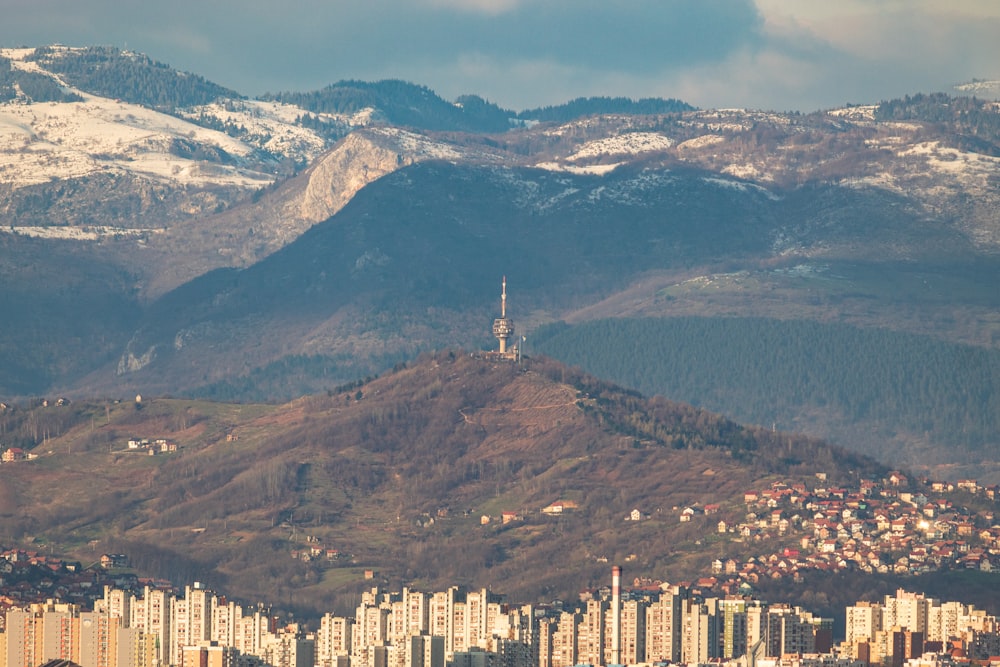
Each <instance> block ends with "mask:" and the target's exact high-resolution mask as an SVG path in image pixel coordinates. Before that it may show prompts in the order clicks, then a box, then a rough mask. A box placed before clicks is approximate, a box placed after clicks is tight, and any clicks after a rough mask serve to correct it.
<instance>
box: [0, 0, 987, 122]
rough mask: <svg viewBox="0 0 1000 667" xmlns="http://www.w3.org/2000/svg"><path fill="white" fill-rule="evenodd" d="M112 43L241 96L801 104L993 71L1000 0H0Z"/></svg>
mask: <svg viewBox="0 0 1000 667" xmlns="http://www.w3.org/2000/svg"><path fill="white" fill-rule="evenodd" d="M54 43H59V44H66V45H70V46H89V45H111V46H117V47H121V48H128V49H132V50H135V51H141V52H143V53H145V54H147V55H149V56H150V57H152V58H153V59H154V60H158V61H160V62H163V63H166V64H168V65H171V66H173V67H176V68H178V69H181V70H184V71H188V72H193V73H195V74H199V75H201V76H204V77H206V78H207V79H210V80H211V81H214V82H216V83H219V84H221V85H224V86H227V87H230V88H233V89H235V90H237V91H239V92H240V93H242V94H244V95H248V96H251V97H253V96H257V95H260V94H263V93H265V92H282V91H309V90H317V89H319V88H322V87H324V86H326V85H329V84H331V83H335V82H337V81H341V80H345V79H360V80H365V81H374V80H380V79H403V80H406V81H410V82H412V83H417V84H421V85H425V86H427V87H429V88H431V89H432V90H434V91H435V92H436V93H438V94H439V95H441V96H442V97H444V98H445V99H449V100H453V99H455V98H456V97H458V96H459V95H463V94H476V95H480V96H482V97H484V98H486V99H488V100H490V101H491V102H495V103H497V104H499V105H500V106H503V107H505V108H510V109H513V110H516V111H520V110H524V109H530V108H535V107H539V106H547V105H553V104H559V103H561V102H565V101H568V100H571V99H574V98H577V97H586V96H624V97H632V98H642V97H663V98H675V99H680V100H683V101H685V102H688V103H689V104H693V105H694V106H697V107H701V108H752V109H765V110H775V111H793V110H797V111H802V112H809V111H815V110H820V109H829V108H835V107H841V106H844V105H845V104H848V103H852V104H865V103H877V102H879V101H881V100H888V99H892V98H896V97H901V96H903V95H906V94H914V93H920V92H925V93H926V92H936V91H948V90H950V87H951V86H952V85H954V84H957V83H963V82H967V81H970V80H972V79H974V78H977V79H988V80H995V79H1000V1H998V0H948V1H947V2H946V1H943V0H835V1H831V0H352V1H347V0H0V46H5V47H14V46H39V45H46V44H54Z"/></svg>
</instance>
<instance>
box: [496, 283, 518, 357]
mask: <svg viewBox="0 0 1000 667" xmlns="http://www.w3.org/2000/svg"><path fill="white" fill-rule="evenodd" d="M493 335H494V336H496V337H497V340H499V341H500V354H507V339H508V338H510V337H511V336H513V335H514V322H513V320H511V319H509V318H508V317H507V276H504V277H503V289H502V291H501V293H500V317H498V318H497V319H495V320H493Z"/></svg>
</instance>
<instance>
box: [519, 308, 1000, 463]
mask: <svg viewBox="0 0 1000 667" xmlns="http://www.w3.org/2000/svg"><path fill="white" fill-rule="evenodd" d="M529 345H530V346H531V347H530V351H533V352H540V353H543V354H546V355H550V356H552V357H555V358H557V359H559V360H561V361H563V362H565V363H568V364H574V365H578V366H580V367H582V368H583V369H584V370H586V371H587V372H589V373H593V374H595V375H598V376H600V377H606V378H608V379H611V380H613V381H616V382H620V383H622V384H624V385H626V386H630V387H634V388H636V389H638V390H639V391H641V392H643V393H644V394H647V395H662V396H665V397H667V398H670V399H672V400H679V401H686V402H689V403H692V404H694V405H697V406H698V407H703V408H707V409H710V410H714V411H718V412H722V413H724V414H727V415H730V416H731V417H733V418H735V419H737V420H739V421H744V422H751V423H757V424H763V425H766V426H771V425H772V424H776V425H777V427H779V428H790V427H791V423H790V420H791V419H792V418H793V417H794V416H795V415H799V414H802V413H808V412H810V411H813V410H819V411H824V412H828V413H832V414H835V415H838V416H839V417H840V418H841V419H843V420H845V421H846V422H849V423H858V422H864V423H869V424H876V425H878V427H879V428H880V430H882V431H883V432H888V433H892V432H894V431H897V430H902V431H907V432H909V433H915V434H923V435H924V436H926V437H927V438H928V439H929V440H930V441H933V442H939V443H945V444H948V445H950V446H954V447H959V448H962V449H965V450H967V451H972V452H974V451H977V450H982V449H985V448H988V447H990V446H993V445H995V444H996V434H997V433H998V432H1000V350H990V349H985V348H978V347H972V346H966V345H958V344H952V343H946V342H942V341H938V340H935V339H932V338H929V337H925V336H919V335H914V334H905V333H899V332H895V331H890V330H886V329H859V328H854V327H850V326H846V325H840V324H821V323H816V322H807V321H778V320H769V319H757V318H699V317H678V318H666V319H608V320H598V321H594V322H588V323H584V324H579V325H575V326H569V325H567V324H565V323H558V324H553V325H549V326H547V327H543V328H541V329H539V330H538V331H536V332H535V333H534V334H533V335H532V336H531V337H530V339H529Z"/></svg>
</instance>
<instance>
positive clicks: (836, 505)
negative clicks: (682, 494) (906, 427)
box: [680, 473, 1000, 589]
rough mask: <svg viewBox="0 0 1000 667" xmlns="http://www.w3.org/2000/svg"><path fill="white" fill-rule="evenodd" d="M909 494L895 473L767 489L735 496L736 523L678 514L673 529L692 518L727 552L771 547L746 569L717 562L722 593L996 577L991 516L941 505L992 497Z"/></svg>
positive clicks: (935, 491) (989, 492) (997, 542)
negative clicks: (810, 580)
mask: <svg viewBox="0 0 1000 667" xmlns="http://www.w3.org/2000/svg"><path fill="white" fill-rule="evenodd" d="M914 488H919V489H921V490H920V491H914V490H912V489H911V487H910V484H909V480H907V479H906V477H905V476H903V475H902V474H900V473H892V474H891V475H889V476H888V477H886V478H885V479H883V480H878V481H876V480H867V479H865V480H861V481H860V482H859V484H858V486H857V488H842V487H835V486H829V487H828V486H826V485H825V484H824V483H823V480H822V479H820V480H819V483H818V484H816V485H814V486H813V487H812V488H808V487H807V485H806V484H804V483H786V482H783V481H776V482H773V483H772V484H771V486H770V487H768V488H764V489H759V490H751V491H747V492H746V493H745V494H744V496H743V501H744V503H745V509H746V515H745V517H744V518H743V520H742V521H727V520H725V519H720V520H718V521H717V522H716V521H715V520H714V519H709V518H703V517H706V516H708V515H711V514H715V513H718V512H719V507H718V506H715V505H713V506H709V505H706V506H704V507H703V508H697V507H686V508H683V509H682V510H681V511H680V520H681V521H691V520H692V519H693V518H696V517H697V518H698V519H699V520H701V521H704V522H705V523H706V527H714V530H716V531H717V532H718V533H719V534H723V535H727V536H729V537H731V538H732V539H733V541H734V542H742V543H744V544H755V545H761V546H764V545H768V544H773V545H775V550H774V551H772V552H769V553H768V552H765V553H763V554H761V555H758V556H755V557H752V558H749V559H747V560H745V561H740V560H736V559H732V558H731V559H726V560H723V559H718V560H716V561H715V562H714V563H713V564H712V569H713V574H714V575H715V576H716V577H717V578H718V579H719V581H718V584H719V585H720V586H722V587H724V588H734V589H735V588H737V587H738V586H739V585H741V584H744V583H748V584H751V585H753V584H756V583H758V582H759V581H760V580H761V579H764V578H769V579H784V578H791V579H793V580H796V581H797V580H800V579H801V578H802V577H803V575H804V574H805V573H807V572H810V571H814V572H830V571H837V570H859V571H863V572H869V573H874V572H878V573H883V574H885V573H894V574H911V575H916V574H923V573H928V572H934V571H938V570H944V569H960V568H961V569H978V570H987V571H990V570H1000V525H996V524H994V513H993V511H992V510H988V509H987V510H979V511H974V510H970V509H967V508H965V507H961V506H959V505H956V504H955V502H954V501H953V500H952V499H951V498H949V495H951V494H953V493H954V492H956V491H964V492H966V493H968V494H972V495H974V496H979V497H981V498H983V499H984V500H986V501H995V500H997V499H998V497H1000V489H998V488H997V487H995V486H994V487H990V486H981V485H979V484H978V483H976V482H975V481H973V480H964V481H960V482H956V483H949V482H924V483H922V484H920V485H919V486H918V487H914ZM925 491H926V492H925ZM980 504H984V503H980ZM988 504H989V505H992V502H990V503H988Z"/></svg>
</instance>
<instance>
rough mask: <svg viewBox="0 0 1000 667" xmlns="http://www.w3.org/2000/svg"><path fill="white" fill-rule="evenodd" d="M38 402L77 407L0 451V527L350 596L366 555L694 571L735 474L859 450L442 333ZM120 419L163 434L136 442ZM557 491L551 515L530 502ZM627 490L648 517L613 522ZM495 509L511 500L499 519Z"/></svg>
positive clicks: (326, 600)
mask: <svg viewBox="0 0 1000 667" xmlns="http://www.w3.org/2000/svg"><path fill="white" fill-rule="evenodd" d="M36 410H37V412H33V414H34V417H32V418H31V419H34V420H35V422H38V421H39V420H45V419H54V415H57V414H58V413H56V412H53V411H55V410H64V411H71V414H72V415H73V418H72V419H70V418H68V417H63V418H62V421H61V422H60V424H62V427H61V428H60V429H51V430H50V434H51V436H50V438H49V440H48V441H46V442H45V443H44V444H42V445H40V446H38V447H36V448H35V450H34V452H35V453H37V454H39V458H38V459H36V460H34V461H26V462H19V463H17V464H11V465H4V466H3V470H2V474H0V498H2V499H11V500H12V502H9V503H8V502H4V503H2V505H0V521H2V522H3V525H4V526H5V528H6V531H5V532H6V533H7V534H6V535H5V537H6V538H9V539H11V540H12V541H14V542H25V541H32V542H34V543H35V544H43V545H47V546H48V547H49V548H51V549H53V550H54V551H56V552H60V553H69V554H74V555H76V556H77V557H79V558H80V559H81V560H83V561H84V562H88V561H92V560H94V559H95V558H96V556H97V555H99V554H100V553H101V552H106V551H122V552H125V553H128V554H129V555H130V557H131V558H132V563H133V565H134V566H135V567H136V568H137V569H139V570H140V571H143V572H145V573H149V574H158V575H162V576H168V577H173V578H175V579H183V578H186V577H187V578H197V579H199V580H202V581H206V582H208V583H209V584H212V585H216V586H220V587H222V586H224V587H225V590H227V591H228V592H229V593H230V594H232V595H234V596H237V597H242V598H246V599H266V600H271V601H274V602H276V603H278V604H282V605H287V606H292V607H298V608H300V609H302V610H304V611H317V610H321V609H329V608H331V606H339V605H345V606H348V605H350V604H353V603H354V601H355V598H354V596H355V595H356V593H357V591H358V590H360V589H361V588H363V587H366V586H370V585H371V583H372V582H371V581H366V580H365V579H364V576H363V574H364V571H365V570H374V571H376V572H377V573H378V577H380V578H385V579H388V580H389V581H391V582H393V583H400V582H408V583H413V584H415V585H423V586H427V587H430V586H447V585H450V584H453V583H469V584H474V585H479V586H482V585H492V586H494V587H495V588H497V589H498V590H503V591H505V592H507V593H509V594H511V595H512V596H514V597H517V598H519V599H534V598H548V597H553V596H565V597H568V596H572V595H574V594H575V593H576V592H577V591H578V590H579V588H580V587H581V586H585V585H590V584H598V583H601V582H603V581H604V579H606V574H607V572H606V570H607V564H606V563H607V562H608V561H611V562H614V561H620V562H625V561H626V560H627V561H628V562H629V568H630V573H631V574H632V575H635V576H650V577H657V578H661V579H677V578H682V577H688V576H693V575H696V574H699V573H704V572H705V571H706V569H707V562H708V561H709V560H711V559H713V558H716V557H718V556H719V555H724V554H726V553H733V554H735V553H736V552H737V551H738V550H739V549H740V548H741V547H739V546H738V545H734V544H728V543H726V544H724V543H721V542H720V543H719V544H718V545H716V546H714V547H712V549H710V550H708V551H706V548H705V546H704V545H703V544H702V542H703V541H706V543H707V542H711V541H713V540H714V539H715V538H714V537H713V532H714V531H713V527H714V523H715V522H716V521H717V520H718V518H720V517H726V518H733V519H735V518H742V516H743V514H744V513H745V511H746V510H745V507H744V506H743V505H742V493H743V491H744V490H746V489H747V488H749V487H751V486H753V485H756V484H761V483H763V481H764V479H765V478H767V477H768V476H772V475H776V474H780V475H782V476H785V477H791V478H794V477H801V476H805V475H807V474H809V475H811V474H813V473H815V472H818V471H823V472H826V473H828V474H829V475H830V478H831V480H836V479H846V475H848V474H849V473H848V472H847V470H848V466H849V469H850V470H851V471H852V472H851V473H850V474H860V473H862V472H865V471H866V469H868V470H870V468H868V465H869V464H867V463H866V462H865V461H863V460H860V459H858V458H856V457H848V456H846V455H842V454H838V453H836V452H834V451H832V450H831V449H830V448H828V447H826V446H825V445H822V444H820V443H817V442H815V441H808V440H805V439H802V438H797V437H793V436H789V435H787V434H780V433H778V434H775V433H771V432H768V431H763V430H754V429H747V428H744V427H740V426H738V425H736V424H733V423H731V422H728V421H726V420H724V419H722V418H720V417H718V416H716V415H712V414H709V413H705V412H702V411H699V410H696V409H693V408H691V407H689V406H684V405H679V404H674V403H669V402H667V401H664V400H660V399H657V400H647V399H644V398H642V397H640V396H638V395H637V394H635V393H634V392H628V391H625V390H622V389H620V388H617V387H615V386H613V385H610V384H607V383H604V382H601V381H598V380H595V379H593V378H590V377H587V376H585V375H583V374H581V373H579V372H576V371H573V370H571V369H567V368H566V367H564V366H561V365H559V364H557V363H555V362H552V361H548V360H544V359H532V360H526V361H525V362H524V364H523V365H518V364H514V363H509V362H497V361H490V360H486V359H482V358H478V357H475V358H474V357H472V356H470V355H468V354H466V353H455V352H453V353H441V354H437V355H434V356H428V357H426V358H423V359H421V360H419V361H418V362H417V363H415V364H414V365H412V366H410V367H407V368H399V369H397V370H396V371H395V372H393V373H392V374H390V375H387V376H385V377H382V378H378V379H376V380H373V381H371V382H368V383H366V384H364V385H362V386H360V387H359V386H352V387H350V388H345V389H344V390H343V391H336V392H330V393H329V394H327V395H322V396H313V397H308V398H303V399H300V400H298V401H295V402H293V403H290V404H287V405H281V406H265V405H227V404H218V403H209V402H194V401H180V400H172V399H158V400H152V401H148V400H147V401H146V402H144V403H143V404H142V405H141V406H137V405H135V404H132V403H117V404H110V405H105V404H74V405H71V406H63V407H58V408H56V407H48V408H36ZM46 411H47V412H46ZM65 414H70V413H65ZM22 417H23V415H22ZM10 419H14V417H11V418H10ZM15 421H16V420H15ZM27 421H29V420H26V421H25V422H24V423H27ZM11 424H14V421H12V422H11ZM130 438H146V439H149V440H151V441H155V440H156V439H165V440H167V442H168V443H175V444H177V445H178V447H179V449H178V451H176V452H167V453H157V454H155V455H150V454H149V453H148V452H147V451H146V450H144V449H138V450H137V449H132V450H129V449H128V447H127V442H128V440H129V439H130ZM556 501H563V502H564V503H566V505H567V510H566V511H565V512H564V513H563V514H561V515H551V514H548V513H544V512H542V511H541V510H542V509H543V508H545V507H547V506H549V505H551V504H552V503H555V502H556ZM708 503H721V504H722V511H721V513H720V515H719V517H712V518H709V517H701V519H700V520H698V521H695V522H692V523H683V524H682V523H680V522H679V520H678V518H679V508H682V507H684V506H687V505H705V504H708ZM635 508H638V509H640V510H641V511H642V512H644V513H647V514H649V516H650V519H649V520H648V521H643V522H626V521H624V517H625V516H626V515H627V514H628V513H629V512H630V511H631V510H632V509H635ZM503 512H513V513H516V514H517V517H518V518H517V519H516V520H514V521H512V522H510V523H507V524H503V523H502V522H501V514H502V513H503ZM484 517H488V521H486V520H484ZM293 555H297V556H298V557H297V558H293ZM304 558H305V559H304Z"/></svg>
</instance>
